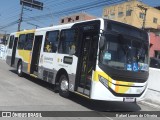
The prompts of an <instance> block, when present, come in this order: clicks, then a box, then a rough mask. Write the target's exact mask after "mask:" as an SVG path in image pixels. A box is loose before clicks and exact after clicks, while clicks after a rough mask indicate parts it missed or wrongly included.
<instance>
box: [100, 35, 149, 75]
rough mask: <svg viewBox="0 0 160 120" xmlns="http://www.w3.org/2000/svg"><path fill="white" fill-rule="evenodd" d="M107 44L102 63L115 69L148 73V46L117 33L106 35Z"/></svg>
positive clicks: (101, 54) (103, 51)
mask: <svg viewBox="0 0 160 120" xmlns="http://www.w3.org/2000/svg"><path fill="white" fill-rule="evenodd" d="M104 36H105V38H106V43H105V46H104V49H103V50H101V52H100V62H101V63H102V64H103V65H108V66H110V67H113V68H115V69H120V70H128V71H134V72H142V71H148V44H147V43H145V42H144V41H142V40H139V39H138V38H137V39H135V38H134V39H133V38H132V37H129V36H125V35H122V34H118V33H117V34H116V33H115V32H108V33H106V34H104Z"/></svg>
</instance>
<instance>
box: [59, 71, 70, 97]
mask: <svg viewBox="0 0 160 120" xmlns="http://www.w3.org/2000/svg"><path fill="white" fill-rule="evenodd" d="M59 95H60V96H62V97H64V98H68V97H69V80H68V78H67V76H66V75H65V74H63V75H61V76H60V79H59Z"/></svg>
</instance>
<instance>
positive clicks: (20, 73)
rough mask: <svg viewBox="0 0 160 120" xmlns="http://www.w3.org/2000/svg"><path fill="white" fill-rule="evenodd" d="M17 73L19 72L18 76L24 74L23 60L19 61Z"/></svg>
mask: <svg viewBox="0 0 160 120" xmlns="http://www.w3.org/2000/svg"><path fill="white" fill-rule="evenodd" d="M17 74H18V76H20V77H22V76H23V72H22V62H19V63H18V66H17Z"/></svg>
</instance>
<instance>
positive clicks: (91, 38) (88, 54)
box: [76, 32, 98, 96]
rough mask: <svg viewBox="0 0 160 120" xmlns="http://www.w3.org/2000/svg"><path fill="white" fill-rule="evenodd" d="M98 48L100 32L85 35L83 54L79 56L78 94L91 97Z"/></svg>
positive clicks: (82, 44)
mask: <svg viewBox="0 0 160 120" xmlns="http://www.w3.org/2000/svg"><path fill="white" fill-rule="evenodd" d="M97 47H98V32H91V33H90V32H89V33H83V39H82V43H81V50H80V51H81V52H80V54H79V56H78V58H79V60H78V67H77V76H76V80H78V82H77V83H78V85H77V87H76V88H77V92H80V93H82V94H84V95H87V96H89V95H90V89H91V82H92V71H93V70H94V69H95V66H96V54H97Z"/></svg>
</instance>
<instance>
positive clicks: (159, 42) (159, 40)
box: [149, 32, 160, 57]
mask: <svg viewBox="0 0 160 120" xmlns="http://www.w3.org/2000/svg"><path fill="white" fill-rule="evenodd" d="M149 35H150V44H152V45H151V47H150V53H149V54H150V57H155V52H154V51H155V50H157V51H160V36H156V34H154V33H152V32H151V33H149Z"/></svg>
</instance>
